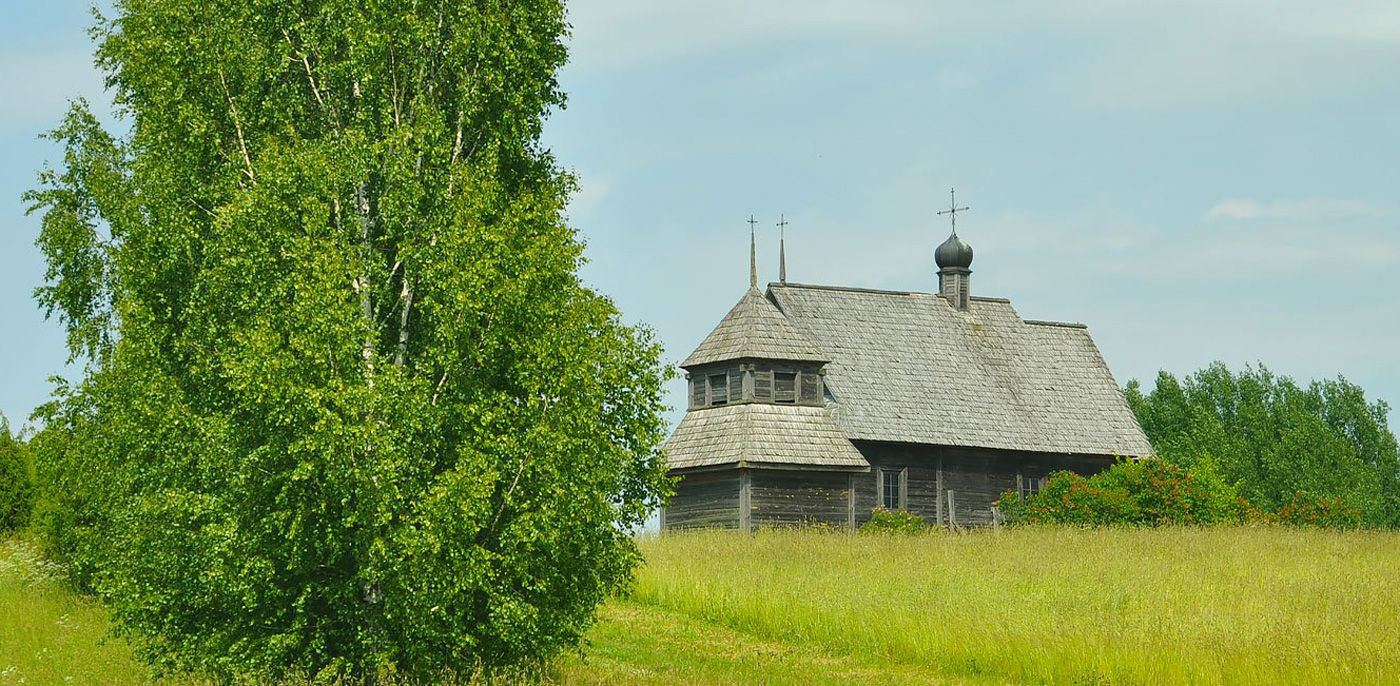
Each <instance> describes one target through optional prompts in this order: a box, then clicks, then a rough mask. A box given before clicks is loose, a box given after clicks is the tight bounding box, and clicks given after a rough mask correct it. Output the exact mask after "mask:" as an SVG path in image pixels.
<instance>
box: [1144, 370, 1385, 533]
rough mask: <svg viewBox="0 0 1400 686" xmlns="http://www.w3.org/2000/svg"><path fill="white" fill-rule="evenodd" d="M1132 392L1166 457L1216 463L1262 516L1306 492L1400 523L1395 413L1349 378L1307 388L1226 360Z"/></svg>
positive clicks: (1369, 519) (1376, 519) (1373, 519)
mask: <svg viewBox="0 0 1400 686" xmlns="http://www.w3.org/2000/svg"><path fill="white" fill-rule="evenodd" d="M1126 393H1127V398H1128V402H1129V404H1130V405H1131V406H1132V408H1133V411H1134V413H1136V415H1137V417H1138V421H1139V422H1141V423H1142V427H1143V430H1144V431H1146V432H1147V437H1148V438H1149V439H1150V440H1151V441H1152V445H1153V446H1154V447H1155V448H1156V449H1157V451H1158V454H1159V455H1161V456H1163V457H1164V458H1166V459H1168V460H1171V461H1173V462H1176V463H1177V464H1180V465H1182V466H1186V467H1190V466H1192V465H1194V464H1196V463H1197V462H1198V461H1200V460H1202V459H1204V458H1205V457H1206V456H1212V457H1213V458H1214V459H1216V460H1218V462H1219V467H1220V472H1221V474H1222V475H1223V476H1224V477H1225V479H1226V480H1228V481H1231V482H1237V483H1239V484H1240V488H1241V493H1242V494H1243V495H1244V496H1245V497H1246V498H1247V499H1248V500H1249V501H1250V502H1251V503H1253V504H1255V505H1257V506H1259V507H1260V508H1261V509H1264V510H1268V511H1276V510H1278V509H1279V508H1281V507H1283V506H1285V505H1288V504H1289V503H1290V502H1292V501H1293V499H1294V497H1295V494H1302V497H1303V498H1304V499H1307V500H1311V501H1324V500H1338V499H1339V500H1341V501H1342V502H1345V503H1346V504H1347V506H1348V507H1351V508H1354V509H1356V510H1357V511H1359V512H1360V513H1361V518H1362V521H1363V522H1364V523H1366V524H1368V525H1372V526H1375V525H1386V526H1397V525H1400V455H1398V454H1397V447H1396V439H1395V434H1393V433H1392V432H1391V431H1390V428H1389V426H1388V425H1387V422H1386V415H1387V412H1388V410H1389V408H1388V407H1387V406H1386V404H1385V403H1384V402H1381V401H1377V402H1375V403H1368V402H1367V401H1366V397H1365V394H1364V392H1363V391H1362V390H1361V389H1360V388H1358V387H1357V386H1355V385H1354V384H1351V383H1349V382H1348V381H1347V380H1346V379H1344V378H1341V377H1338V378H1337V379H1336V380H1323V381H1314V382H1313V383H1311V384H1309V385H1308V386H1307V387H1306V388H1303V387H1300V386H1298V385H1297V384H1296V383H1294V382H1293V380H1292V379H1290V378H1288V377H1286V376H1276V375H1274V374H1273V373H1272V372H1270V371H1269V370H1268V369H1267V368H1266V367H1263V366H1260V367H1258V368H1246V369H1245V371H1244V372H1241V373H1238V374H1236V373H1233V372H1231V371H1230V370H1229V369H1227V368H1226V367H1225V366H1224V365H1223V364H1221V363H1218V362H1217V363H1215V364H1213V365H1211V366H1210V367H1208V368H1206V369H1204V370H1201V371H1199V372H1196V373H1195V374H1193V375H1191V376H1188V377H1186V378H1184V379H1181V380H1178V379H1177V378H1176V377H1175V376H1173V375H1171V374H1168V373H1166V372H1162V373H1161V374H1159V375H1158V377H1157V383H1156V387H1155V388H1154V389H1153V390H1152V392H1151V393H1147V394H1144V393H1143V392H1142V390H1141V388H1140V387H1139V385H1138V383H1137V382H1136V381H1133V382H1130V383H1129V384H1128V387H1127V389H1126Z"/></svg>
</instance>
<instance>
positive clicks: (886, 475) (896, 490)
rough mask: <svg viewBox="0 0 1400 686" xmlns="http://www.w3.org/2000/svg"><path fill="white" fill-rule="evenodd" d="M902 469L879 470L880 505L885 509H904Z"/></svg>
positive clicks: (903, 473) (903, 471) (905, 471)
mask: <svg viewBox="0 0 1400 686" xmlns="http://www.w3.org/2000/svg"><path fill="white" fill-rule="evenodd" d="M906 473H907V470H904V469H881V470H880V506H881V507H883V508H885V509H886V510H903V509H904V476H905V474H906Z"/></svg>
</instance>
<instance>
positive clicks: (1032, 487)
mask: <svg viewBox="0 0 1400 686" xmlns="http://www.w3.org/2000/svg"><path fill="white" fill-rule="evenodd" d="M1042 488H1045V477H1043V476H1029V475H1027V474H1025V473H1021V474H1017V475H1016V490H1017V491H1019V492H1020V493H1021V499H1022V500H1025V499H1026V498H1029V497H1031V496H1033V495H1035V494H1037V493H1039V492H1040V489H1042Z"/></svg>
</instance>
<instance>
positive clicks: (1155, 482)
mask: <svg viewBox="0 0 1400 686" xmlns="http://www.w3.org/2000/svg"><path fill="white" fill-rule="evenodd" d="M998 506H999V508H1000V509H1001V511H1002V512H1003V513H1005V515H1006V517H1007V520H1008V521H1010V522H1027V523H1035V524H1039V523H1044V524H1050V523H1055V524H1132V525H1151V526H1157V525H1162V524H1220V523H1239V522H1243V521H1246V520H1247V519H1248V518H1249V514H1250V507H1249V504H1248V503H1247V502H1245V500H1244V498H1242V497H1240V494H1239V488H1238V487H1237V486H1236V485H1234V484H1231V483H1228V482H1226V481H1225V479H1224V478H1223V477H1222V476H1221V475H1220V472H1219V471H1218V470H1217V469H1216V465H1215V463H1214V461H1212V460H1209V459H1206V460H1202V461H1201V462H1199V463H1198V464H1197V465H1196V466H1194V467H1192V468H1191V469H1183V468H1181V467H1178V466H1176V465H1174V464H1170V463H1168V462H1165V461H1163V460H1157V459H1146V460H1129V459H1121V460H1119V461H1118V462H1116V463H1115V464H1114V465H1113V466H1112V467H1110V468H1108V469H1106V470H1104V471H1102V472H1100V473H1098V474H1095V475H1094V476H1091V477H1088V478H1085V477H1082V476H1080V475H1078V474H1075V473H1074V472H1064V471H1062V472H1055V473H1053V474H1051V475H1050V478H1049V479H1048V480H1047V481H1046V484H1045V488H1043V489H1042V490H1041V491H1040V492H1039V493H1037V494H1035V495H1033V496H1031V497H1030V498H1026V499H1022V498H1021V496H1020V495H1019V494H1017V493H1012V492H1008V493H1003V494H1002V496H1001V499H1000V500H999V501H998Z"/></svg>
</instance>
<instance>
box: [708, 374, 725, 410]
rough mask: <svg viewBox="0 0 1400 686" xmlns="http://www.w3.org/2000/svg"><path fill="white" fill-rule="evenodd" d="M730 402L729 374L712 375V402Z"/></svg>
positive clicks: (714, 403) (720, 403) (717, 403)
mask: <svg viewBox="0 0 1400 686" xmlns="http://www.w3.org/2000/svg"><path fill="white" fill-rule="evenodd" d="M728 402H729V375H728V374H711V375H710V404H711V405H724V404H727V403H728Z"/></svg>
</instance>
